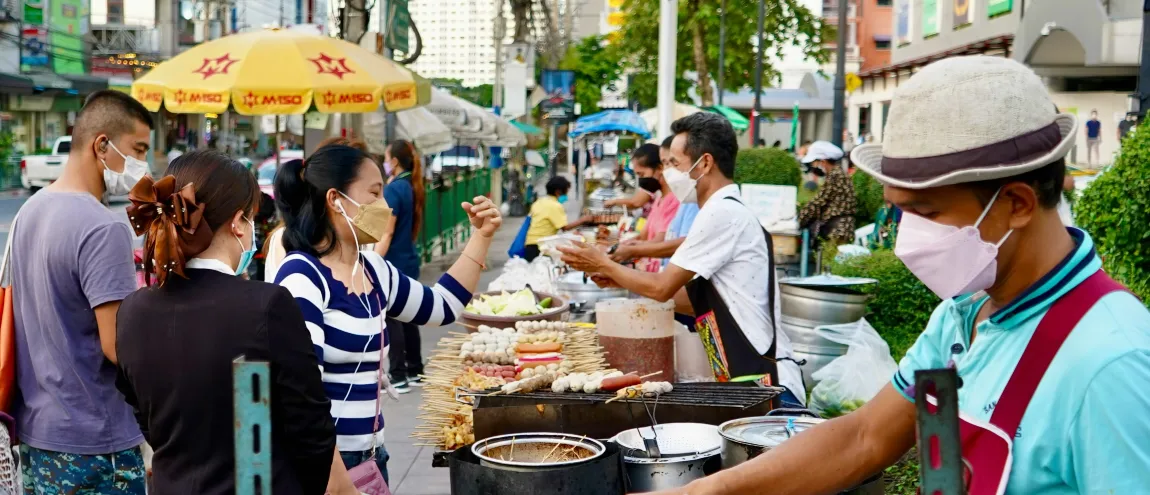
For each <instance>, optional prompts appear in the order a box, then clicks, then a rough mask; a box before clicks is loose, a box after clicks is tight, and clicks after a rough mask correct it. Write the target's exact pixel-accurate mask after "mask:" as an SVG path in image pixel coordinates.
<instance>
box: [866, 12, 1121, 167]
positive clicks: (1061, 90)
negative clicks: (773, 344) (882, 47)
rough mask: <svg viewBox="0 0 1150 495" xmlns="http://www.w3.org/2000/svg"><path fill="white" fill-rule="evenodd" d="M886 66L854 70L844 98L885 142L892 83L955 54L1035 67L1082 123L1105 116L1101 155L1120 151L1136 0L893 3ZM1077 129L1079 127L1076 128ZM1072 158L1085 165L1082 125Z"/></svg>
mask: <svg viewBox="0 0 1150 495" xmlns="http://www.w3.org/2000/svg"><path fill="white" fill-rule="evenodd" d="M894 3H895V5H894V7H893V13H892V24H893V27H894V33H893V39H892V44H893V45H894V46H893V47H892V51H891V61H890V63H889V64H887V65H885V66H882V67H878V68H870V69H867V70H863V71H861V72H860V73H859V76H860V77H861V78H862V81H863V84H862V87H860V88H859V89H858V90H856V91H855V92H854V93H852V94H850V95H849V96H848V107H847V111H848V114H847V115H848V125H847V129H848V130H850V131H851V132H853V133H854V134H855V135H856V136H868V135H869V136H871V137H872V138H873V140H875V141H881V140H882V137H883V136H882V132H883V127H884V125H885V123H886V117H887V113H888V112H889V109H890V101H891V98H892V97H893V95H894V92H895V90H896V89H897V88H898V86H899V85H900V84H901V83H902V82H904V81H906V79H907V78H909V77H910V76H911V75H912V74H914V73H915V72H917V71H918V70H919V69H921V68H922V67H923V66H925V65H927V64H929V63H931V62H934V61H937V60H940V59H943V58H947V57H952V56H961V55H975V54H982V55H993V56H1002V57H1012V58H1014V59H1015V60H1018V61H1020V62H1023V63H1025V64H1027V65H1028V66H1030V67H1032V68H1033V69H1034V70H1035V72H1036V73H1038V74H1039V75H1040V76H1042V77H1043V78H1044V80H1045V82H1046V83H1047V86H1048V87H1049V88H1050V91H1051V97H1052V99H1053V100H1054V103H1055V104H1056V105H1057V106H1058V107H1059V109H1060V110H1061V111H1063V112H1068V113H1074V114H1076V115H1077V116H1078V118H1079V120H1080V122H1085V120H1086V119H1088V118H1089V116H1090V113H1091V111H1097V112H1098V115H1099V119H1100V120H1102V123H1103V133H1102V136H1101V143H1100V160H1099V161H1098V163H1095V165H1101V164H1106V163H1109V162H1111V161H1112V160H1113V156H1114V153H1115V152H1117V150H1118V140H1117V126H1118V121H1119V120H1121V118H1122V117H1123V116H1124V115H1125V113H1126V111H1127V110H1129V105H1130V104H1129V98H1128V95H1130V94H1131V93H1133V92H1134V91H1135V89H1136V86H1137V72H1138V64H1139V60H1140V58H1139V51H1140V50H1139V48H1140V41H1141V34H1142V33H1141V27H1142V25H1141V9H1142V2H1141V0H1074V1H1068V2H1043V1H1033V0H894ZM1080 127H1081V126H1080ZM1078 133H1079V135H1078V138H1077V139H1078V146H1077V147H1076V149H1075V150H1074V151H1072V152H1071V155H1070V162H1071V163H1078V164H1087V157H1086V134H1085V131H1084V130H1082V129H1079V131H1078Z"/></svg>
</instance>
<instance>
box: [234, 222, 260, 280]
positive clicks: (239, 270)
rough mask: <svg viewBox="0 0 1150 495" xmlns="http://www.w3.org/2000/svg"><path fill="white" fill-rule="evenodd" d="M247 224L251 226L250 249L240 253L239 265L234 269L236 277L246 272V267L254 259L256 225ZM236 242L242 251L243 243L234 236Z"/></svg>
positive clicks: (253, 223)
mask: <svg viewBox="0 0 1150 495" xmlns="http://www.w3.org/2000/svg"><path fill="white" fill-rule="evenodd" d="M248 224H249V225H251V226H252V234H251V235H252V245H251V248H250V249H245V250H244V251H243V252H242V253H240V264H239V266H237V267H236V275H237V276H238V275H242V274H243V273H244V272H246V271H248V266H250V265H251V264H252V259H254V258H255V257H256V223H255V222H253V221H251V220H248ZM236 242H238V243H240V249H244V241H243V239H240V238H239V236H236Z"/></svg>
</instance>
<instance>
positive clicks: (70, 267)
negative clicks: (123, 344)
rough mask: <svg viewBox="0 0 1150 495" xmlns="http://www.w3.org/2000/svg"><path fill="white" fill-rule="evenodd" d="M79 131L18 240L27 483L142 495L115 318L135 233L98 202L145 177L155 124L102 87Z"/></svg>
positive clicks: (15, 266)
mask: <svg viewBox="0 0 1150 495" xmlns="http://www.w3.org/2000/svg"><path fill="white" fill-rule="evenodd" d="M74 129H75V130H74V131H73V135H72V150H71V152H70V153H69V154H68V162H67V165H65V167H64V171H63V173H62V174H61V176H60V180H58V181H56V182H55V183H53V184H52V185H50V186H48V187H46V188H44V189H43V190H42V191H40V192H39V193H37V194H36V195H34V196H32V198H31V199H29V200H28V202H27V203H26V204H25V205H24V206H23V207H22V208H21V209H20V213H19V214H18V217H17V220H16V221H15V222H14V231H13V232H12V234H11V235H12V236H13V241H12V264H11V272H12V287H13V291H14V292H13V293H14V297H15V299H14V308H15V321H16V352H17V355H16V380H17V384H18V386H19V389H20V393H19V394H17V395H16V396H15V398H14V400H13V413H14V416H15V417H16V433H17V434H18V435H19V438H20V441H21V445H20V459H21V465H22V470H23V477H24V487H25V491H26V492H27V493H99V494H101V495H108V494H111V495H119V494H143V493H144V484H145V473H144V461H143V457H142V456H141V454H140V444H142V443H143V442H144V439H143V436H142V435H141V434H140V428H139V426H137V424H136V420H135V418H134V416H133V412H132V409H131V408H130V407H129V406H128V404H127V403H125V402H124V398H123V396H122V395H120V392H119V391H117V390H116V385H115V382H116V367H115V365H114V363H115V361H116V311H117V310H118V309H119V307H120V301H121V300H123V299H124V298H125V297H127V296H128V294H131V293H132V291H134V290H135V289H136V274H135V264H134V260H133V258H132V233H131V230H129V226H128V225H127V224H125V223H124V222H122V221H121V220H120V219H119V218H118V217H117V215H115V214H114V213H112V212H111V211H109V210H108V209H107V208H105V207H104V205H103V204H102V203H101V198H102V197H103V196H104V194H105V193H107V194H111V195H116V196H119V195H126V194H127V193H128V192H129V190H130V189H131V187H132V186H133V185H135V183H136V181H137V180H139V179H140V177H142V176H143V175H144V174H146V173H147V162H144V161H143V159H144V158H145V157H146V156H147V153H148V148H149V141H150V139H149V134H150V132H151V129H152V118H151V115H150V114H149V113H148V111H147V110H145V109H144V107H143V106H142V105H140V103H139V102H137V101H136V100H134V99H132V97H131V96H128V95H126V94H123V93H119V92H116V91H107V90H106V91H100V92H97V93H94V94H92V95H91V96H90V97H89V98H88V100H87V102H86V103H85V105H84V108H83V109H82V110H81V111H80V114H79V115H78V116H77V117H76V124H75V127H74ZM157 324H162V322H157Z"/></svg>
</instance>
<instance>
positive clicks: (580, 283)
mask: <svg viewBox="0 0 1150 495" xmlns="http://www.w3.org/2000/svg"><path fill="white" fill-rule="evenodd" d="M583 276H584V273H583V272H568V273H565V274H563V275H562V276H561V277H559V280H557V281H555V292H556V293H557V294H559V295H560V296H563V297H565V298H567V303H568V304H570V305H571V312H572V313H575V314H582V313H594V312H595V303H597V302H599V301H605V300H607V299H618V298H626V297H627V295H628V292H627V289H604V288H601V287H599V286H598V285H595V282H592V281H591V280H590V279H588V280H586V281H584V280H583Z"/></svg>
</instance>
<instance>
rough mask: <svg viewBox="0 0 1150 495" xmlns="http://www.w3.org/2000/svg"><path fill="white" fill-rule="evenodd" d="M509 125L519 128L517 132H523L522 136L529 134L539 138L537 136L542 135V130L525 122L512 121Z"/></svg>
mask: <svg viewBox="0 0 1150 495" xmlns="http://www.w3.org/2000/svg"><path fill="white" fill-rule="evenodd" d="M511 125H513V126H515V127H517V128H519V130H521V131H523V133H524V134H531V135H534V136H539V135H542V134H543V129H540V128H538V127H535V126H533V125H531V124H528V123H525V122H519V121H518V120H512V121H511Z"/></svg>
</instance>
